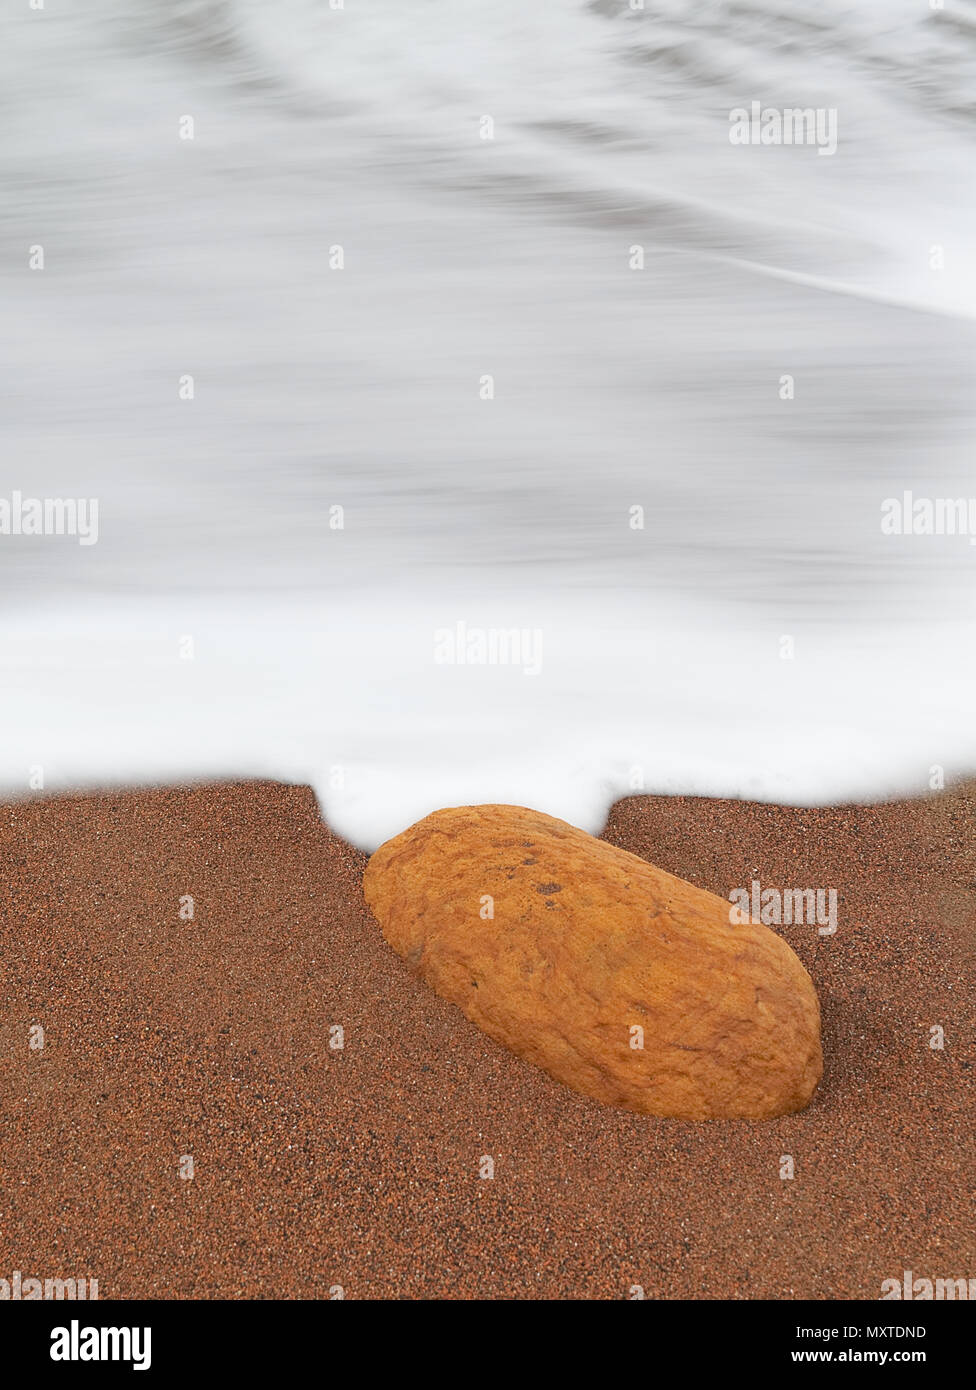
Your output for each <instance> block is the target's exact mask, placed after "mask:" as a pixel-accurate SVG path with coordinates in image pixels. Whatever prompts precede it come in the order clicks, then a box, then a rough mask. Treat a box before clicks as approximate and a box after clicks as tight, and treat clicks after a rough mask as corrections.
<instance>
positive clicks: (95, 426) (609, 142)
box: [0, 0, 976, 847]
mask: <svg viewBox="0 0 976 1390" xmlns="http://www.w3.org/2000/svg"><path fill="white" fill-rule="evenodd" d="M0 94H2V95H0V100H2V125H3V131H4V136H3V142H2V153H0V177H2V185H3V200H2V207H0V296H2V302H3V308H4V314H3V323H4V328H5V331H4V333H3V335H2V337H0V356H2V374H3V381H4V393H3V417H2V431H3V433H2V440H3V450H2V455H0V458H2V462H0V499H3V498H7V499H10V498H11V497H12V495H13V493H14V492H15V491H19V492H20V493H21V494H22V495H23V496H25V497H34V498H40V499H43V498H58V497H60V498H95V499H97V500H98V504H99V513H98V541H97V544H93V545H80V544H79V543H78V538H77V537H74V536H70V535H23V534H21V535H13V534H11V535H0V586H2V606H0V700H2V711H0V712H2V719H0V789H2V790H3V791H4V793H6V794H30V793H31V792H32V791H34V792H36V791H37V790H39V789H40V782H41V780H43V789H44V790H45V791H51V790H58V789H63V788H69V787H79V786H83V787H99V786H110V785H142V784H149V783H156V782H160V781H162V782H166V781H177V780H185V779H187V778H192V779H197V778H213V777H237V776H262V777H276V778H281V779H285V780H290V781H296V782H310V783H311V784H312V785H313V786H314V787H315V789H316V792H317V794H318V796H319V798H320V801H321V804H322V809H323V814H324V815H325V817H326V818H327V820H328V821H329V823H330V824H331V825H333V826H334V827H335V828H336V829H337V830H338V831H339V832H340V833H342V834H345V835H347V836H348V837H349V838H350V839H352V840H353V841H355V842H356V843H357V844H360V845H362V846H365V847H373V846H375V845H376V844H377V843H379V842H380V841H381V840H383V839H384V838H386V837H387V836H389V835H391V834H393V833H395V832H396V831H398V830H399V829H402V828H403V826H404V825H406V824H408V823H409V822H410V821H412V820H414V819H416V818H417V817H419V816H421V815H423V814H425V813H426V812H428V811H430V810H432V809H434V808H435V807H437V806H442V805H450V804H458V803H464V802H472V801H489V800H490V801H512V802H520V803H523V804H528V805H531V806H534V807H537V808H539V809H541V810H544V811H549V812H552V813H554V814H557V815H562V816H564V817H566V818H567V819H569V820H571V821H574V822H575V823H577V824H580V825H582V826H584V827H586V828H588V829H596V828H597V827H598V826H599V825H600V824H601V821H602V818H603V816H604V814H605V811H606V808H607V806H608V804H609V803H610V802H611V801H612V800H613V799H614V798H615V797H617V796H619V795H622V794H626V793H627V792H628V791H632V790H639V789H644V790H647V791H669V792H686V793H687V792H691V793H701V794H706V795H739V796H749V797H756V798H762V799H776V800H785V801H792V802H821V801H832V800H837V799H851V798H863V797H869V796H870V797H874V796H879V795H887V794H890V793H893V792H915V793H922V792H925V791H926V790H927V789H928V788H929V786H930V784H931V779H932V777H933V773H932V771H931V769H932V768H933V767H936V766H937V767H940V768H942V769H944V775H945V777H946V779H947V780H948V779H951V778H953V777H956V776H962V775H965V774H966V773H972V772H976V718H974V710H976V699H974V696H976V643H974V641H973V630H974V629H973V620H974V616H976V613H974V607H976V605H974V596H976V585H974V579H973V575H974V570H976V546H973V545H970V543H969V539H970V538H969V537H968V536H966V535H943V536H940V535H900V536H898V535H885V534H883V533H882V530H881V526H880V517H881V505H882V502H883V501H884V499H886V498H888V497H900V496H901V495H902V493H903V492H904V491H905V490H911V491H912V492H913V494H914V495H915V496H923V497H930V498H964V497H968V496H969V495H971V494H972V495H976V479H974V476H973V475H974V466H973V457H974V456H973V435H974V423H976V420H974V417H976V404H974V392H973V369H974V366H976V257H974V255H973V247H974V245H976V180H974V178H973V169H974V164H976V153H974V149H976V139H974V137H976V5H974V4H972V3H969V2H968V0H955V3H953V0H946V7H945V9H944V10H943V11H941V12H933V11H932V10H931V9H930V8H929V6H928V5H927V4H925V3H922V0H859V2H858V3H845V2H843V0H819V3H818V4H817V5H816V6H813V5H810V4H809V3H807V0H755V3H751V4H746V3H732V0H729V2H728V3H705V2H704V0H660V2H656V0H646V4H645V9H644V10H643V12H631V11H630V10H629V9H628V6H627V3H626V0H622V2H621V3H618V0H594V3H590V4H584V3H581V0H546V3H536V4H530V3H527V0H424V2H423V3H421V0H345V5H344V7H343V8H342V9H340V10H336V9H332V8H331V7H330V5H329V3H328V0H275V3H269V2H268V0H170V3H166V4H161V3H159V0H112V3H110V2H109V0H87V3H85V4H84V5H81V4H68V3H64V0H58V2H57V3H55V0H47V3H46V5H45V9H44V10H43V11H32V10H31V9H30V8H29V7H28V5H27V3H26V0H24V4H23V5H21V6H19V7H13V8H12V7H7V9H6V11H5V14H4V18H3V20H2V21H0ZM752 101H759V102H761V103H762V104H763V106H764V107H773V108H782V107H811V108H824V109H828V108H829V109H834V110H836V113H837V132H838V143H837V150H836V153H835V154H833V155H829V156H826V157H823V156H820V155H818V152H817V149H816V148H811V147H802V146H772V145H770V146H759V147H754V146H746V147H739V146H733V145H732V144H731V143H730V140H729V113H730V111H731V110H732V109H733V108H737V107H749V105H750V103H751V102H752ZM186 116H191V117H192V120H193V138H192V139H181V138H180V131H181V122H183V118H184V117H186ZM486 117H487V118H490V120H491V123H492V125H491V126H490V127H489V126H487V124H486V120H485V118H486ZM182 128H183V129H184V130H185V128H186V126H185V122H183V127H182ZM486 131H490V133H491V134H492V135H493V138H492V139H483V138H482V136H483V134H485V133H486ZM37 246H40V247H43V254H44V267H43V269H42V270H41V269H31V268H30V256H31V252H30V248H31V247H37ZM336 247H341V248H342V256H343V260H344V264H343V267H342V268H341V269H333V268H331V265H330V261H332V260H334V259H335V252H334V248H336ZM634 247H642V248H643V258H644V266H643V269H640V270H636V269H632V268H631V262H632V260H633V259H634V253H633V250H632V248H634ZM934 248H938V252H936V251H935V250H934ZM784 375H789V376H792V378H793V380H794V392H795V396H794V399H792V400H784V399H781V379H782V378H783V377H784ZM188 376H191V377H192V378H193V399H192V400H191V399H182V398H181V390H180V386H181V380H185V378H186V377H188ZM486 377H490V378H492V380H493V387H494V396H493V399H484V398H483V397H484V395H485V386H484V379H485V378H486ZM183 394H185V391H184V393H183ZM635 507H641V508H643V529H634V527H633V524H632V518H633V516H634V512H633V510H632V509H634V508H635ZM336 508H341V509H342V512H341V519H342V522H343V525H342V528H341V529H338V528H337V526H336V524H335V519H336V517H337V516H338V515H340V514H339V513H337V512H336V510H335V509H336ZM458 624H462V625H463V628H462V632H463V633H464V634H465V637H464V643H466V642H467V641H468V640H474V641H475V644H476V643H477V634H478V633H479V632H483V633H484V634H492V633H494V634H497V633H498V632H500V631H505V632H509V633H510V632H511V631H512V630H518V631H519V633H520V634H524V638H523V648H524V650H522V651H521V652H520V653H518V659H517V660H512V659H509V660H508V661H507V662H502V663H498V664H494V665H479V664H471V663H470V662H468V661H466V662H465V663H464V664H458V663H457V662H456V661H455V662H454V663H453V664H451V663H450V662H447V661H445V660H444V659H443V658H444V654H445V640H446V639H445V636H444V634H445V632H446V633H448V634H451V635H452V636H451V639H450V640H451V642H453V643H454V646H455V649H456V646H457V642H456V634H457V632H458V628H457V625H458ZM437 634H439V635H437ZM472 634H474V637H473V639H472ZM188 638H189V639H192V640H191V641H189V642H188V641H187V639H188ZM464 643H462V645H464ZM449 647H450V642H448V648H449ZM471 651H473V653H474V655H475V656H477V646H476V645H475V647H474V648H472V649H471ZM791 651H792V656H790V654H789V653H790V652H791ZM469 654H470V653H469ZM455 655H456V651H455ZM503 655H504V653H503ZM507 655H508V657H509V658H511V657H512V651H511V645H510V647H509V650H508V653H507ZM936 776H937V774H936Z"/></svg>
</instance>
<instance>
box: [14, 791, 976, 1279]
mask: <svg viewBox="0 0 976 1390" xmlns="http://www.w3.org/2000/svg"><path fill="white" fill-rule="evenodd" d="M974 831H976V787H973V786H965V787H961V788H957V789H955V790H954V791H951V792H948V793H945V794H943V795H940V796H931V797H927V798H924V799H919V800H917V801H909V802H897V803H891V804H889V805H883V806H868V807H864V806H850V807H834V808H828V809H817V810H806V809H803V810H797V809H792V808H786V807H779V806H765V805H756V804H752V803H747V802H729V801H708V800H699V799H695V798H665V797H651V796H648V797H634V798H630V799H628V800H625V801H622V802H618V804H617V805H616V806H615V807H614V808H613V811H612V813H611V816H610V820H609V823H608V826H607V829H606V832H605V837H606V838H607V839H608V840H610V841H612V842H613V843H614V844H618V845H620V846H622V847H623V848H625V849H627V850H630V851H631V852H633V853H635V854H639V855H641V856H643V857H645V858H647V859H650V860H652V861H653V862H655V863H656V864H658V865H660V866H661V867H662V868H664V869H666V870H668V871H669V872H671V873H675V874H678V875H680V876H681V877H683V878H686V879H688V880H689V881H691V882H693V883H696V884H698V885H700V886H701V887H704V888H707V889H709V890H711V891H713V892H715V893H717V894H719V895H720V896H722V897H723V898H724V897H727V896H728V894H729V892H730V891H731V890H732V889H734V888H738V887H748V886H749V885H750V884H751V882H752V880H753V879H758V880H759V881H760V882H761V883H762V885H763V887H766V886H776V887H780V888H785V887H801V888H826V889H829V888H836V890H837V893H838V930H837V932H836V934H835V935H833V936H821V935H819V933H818V931H817V928H816V926H809V925H804V926H790V927H786V926H781V927H774V928H773V929H774V930H777V931H779V932H780V933H781V934H782V935H783V936H785V937H786V939H787V940H788V941H789V942H790V944H791V945H792V946H793V947H794V949H795V950H796V952H797V954H798V955H799V956H800V959H801V960H802V961H803V963H804V965H805V966H806V967H807V969H808V970H809V971H810V973H811V975H812V976H813V979H814V982H815V984H816V986H817V989H818V991H819V994H820V1000H821V1007H822V1011H823V1043H824V1056H825V1071H824V1078H823V1082H822V1083H821V1086H820V1089H819V1091H818V1092H817V1095H816V1096H815V1099H814V1102H813V1104H812V1106H811V1107H810V1108H809V1109H808V1110H806V1111H805V1112H803V1113H801V1114H797V1115H792V1116H788V1117H785V1118H782V1119H779V1120H774V1121H767V1122H763V1123H750V1122H746V1121H741V1122H740V1121H737V1122H727V1121H713V1122H709V1123H704V1124H694V1123H690V1122H685V1121H674V1120H663V1119H649V1118H647V1117H645V1116H640V1115H635V1114H630V1113H627V1112H624V1111H617V1110H613V1109H609V1108H606V1107H603V1106H601V1105H598V1104H596V1103H595V1102H591V1101H588V1100H586V1099H584V1098H583V1097H581V1096H578V1095H576V1094H575V1093H573V1092H572V1091H569V1090H567V1089H565V1088H564V1087H562V1086H560V1085H559V1084H557V1083H556V1082H554V1081H552V1080H551V1079H550V1078H549V1077H548V1076H546V1075H545V1074H544V1073H542V1072H540V1071H538V1070H536V1069H535V1068H533V1067H532V1066H530V1065H528V1064H527V1063H525V1062H522V1061H520V1060H519V1059H518V1058H516V1057H515V1056H513V1055H511V1054H509V1053H507V1052H506V1051H504V1050H503V1049H501V1048H500V1047H498V1046H497V1045H496V1044H494V1043H493V1042H491V1041H490V1040H489V1039H488V1038H487V1037H486V1036H485V1035H484V1034H482V1033H481V1032H480V1031H479V1030H478V1029H477V1028H476V1027H475V1026H474V1025H473V1024H471V1023H469V1022H468V1021H467V1020H466V1019H465V1018H464V1016H463V1015H462V1014H461V1013H460V1012H459V1011H458V1010H457V1009H455V1008H454V1007H453V1006H452V1005H450V1004H448V1003H446V1002H444V1001H443V1000H441V999H439V998H437V997H436V996H435V995H434V994H433V993H432V992H431V991H430V989H429V988H428V987H427V986H426V985H425V984H424V983H423V982H422V981H420V980H419V979H415V978H414V977H412V976H411V975H410V974H409V973H408V972H407V970H406V968H405V966H404V964H403V962H402V961H401V960H400V959H399V958H398V957H397V956H396V955H394V953H393V951H392V950H391V949H390V948H389V947H388V946H387V945H386V943H385V942H384V940H383V937H382V935H381V933H380V930H379V927H378V925H377V924H376V923H375V922H374V920H373V919H372V917H371V916H370V914H369V912H368V910H367V909H366V907H365V905H364V903H363V898H362V892H361V880H362V872H363V868H364V865H365V862H366V856H365V855H363V854H361V853H360V852H359V851H357V850H355V849H353V848H351V847H350V846H349V845H348V844H346V843H345V842H344V841H342V840H340V839H339V838H337V837H336V836H335V835H333V834H332V833H331V832H330V831H329V830H328V828H327V827H326V826H324V825H323V824H322V822H321V820H320V818H319V814H318V808H317V805H316V802H315V799H314V796H313V794H312V792H311V791H310V790H309V789H308V788H305V787H286V786H281V785H277V784H271V783H248V784H233V785H223V786H211V787H197V788H191V789H182V788H177V789H169V790H160V791H142V792H132V793H122V794H111V795H99V796H90V797H67V798H52V799H43V800H37V801H31V802H21V803H16V804H8V805H5V806H3V807H0V868H2V884H0V998H2V1003H3V1007H2V1010H0V1070H2V1085H0V1276H2V1277H4V1278H7V1279H10V1277H11V1273H12V1271H13V1270H20V1271H21V1272H22V1273H23V1275H24V1277H27V1276H33V1277H38V1278H42V1279H43V1278H52V1277H59V1276H63V1277H94V1278H97V1279H98V1282H99V1293H100V1296H101V1297H102V1298H140V1297H160V1298H329V1297H330V1296H336V1295H337V1292H338V1291H339V1290H340V1289H341V1291H342V1292H343V1294H344V1296H345V1297H346V1298H378V1299H387V1298H425V1297H435V1298H512V1299H519V1298H611V1299H613V1298H627V1297H630V1296H632V1293H631V1290H632V1286H635V1285H639V1286H640V1287H641V1288H642V1289H643V1290H644V1293H645V1296H646V1297H648V1298H776V1299H790V1298H803V1297H808V1298H828V1299H846V1298H865V1297H866V1298H877V1297H879V1296H880V1293H881V1283H882V1280H884V1279H886V1278H899V1279H900V1278H901V1276H902V1271H903V1270H904V1269H906V1268H910V1269H912V1270H913V1271H914V1273H915V1275H916V1276H924V1277H927V1278H935V1277H953V1276H969V1275H974V1276H976V1233H974V1216H973V1212H974V1187H976V1183H974V1179H973V1140H974V1137H976V1120H974V1106H973V1078H974V1073H976V1066H974V1064H976V1040H974V1016H976V1003H974V990H973V978H974V956H976V950H974V947H976V833H974ZM190 897H192V900H193V902H192V913H193V915H192V918H190V917H189V915H188V914H189V911H190V904H189V902H188V901H187V899H188V898H190ZM181 913H182V915H181ZM37 1025H39V1026H40V1028H42V1029H43V1047H37V1046H36V1045H35V1046H33V1047H32V1046H31V1042H32V1040H33V1042H34V1043H35V1044H36V1043H37V1042H38V1041H39V1040H40V1035H39V1033H38V1031H37ZM936 1025H938V1026H939V1027H941V1028H942V1029H944V1033H945V1045H944V1047H943V1048H942V1049H935V1048H932V1047H931V1046H930V1040H931V1038H932V1034H931V1031H930V1030H931V1029H932V1028H933V1027H935V1026H936ZM337 1029H341V1030H342V1032H341V1036H340V1034H339V1033H338V1032H337V1031H336V1030H337ZM32 1030H33V1031H32ZM340 1041H341V1043H342V1046H341V1047H339V1046H337V1045H336V1044H337V1043H339V1042H340ZM787 1155H789V1156H792V1159H793V1165H794V1171H795V1176H794V1177H793V1178H792V1179H784V1178H782V1177H781V1176H780V1173H781V1170H782V1169H783V1166H784V1163H783V1161H784V1158H785V1156H787ZM485 1157H490V1158H491V1159H493V1161H494V1177H493V1178H490V1179H488V1178H483V1177H481V1176H480V1175H479V1173H480V1171H481V1170H483V1169H484V1168H485V1167H486V1165H485V1164H484V1162H483V1160H484V1158H485ZM187 1158H192V1162H193V1176H192V1178H188V1177H181V1175H180V1174H181V1166H182V1169H183V1171H184V1172H186V1171H188V1168H189V1165H188V1163H187V1162H186V1160H187Z"/></svg>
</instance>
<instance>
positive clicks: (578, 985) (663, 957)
mask: <svg viewBox="0 0 976 1390" xmlns="http://www.w3.org/2000/svg"><path fill="white" fill-rule="evenodd" d="M364 887H365V894H366V900H367V902H368V903H369V906H370V908H371V909H372V911H373V913H374V914H375V916H376V917H377V918H378V920H379V922H380V924H381V926H382V928H383V933H384V935H385V937H386V939H387V941H388V942H389V943H390V945H391V946H392V947H393V948H394V950H396V951H397V952H398V953H399V954H400V955H401V956H403V957H404V958H405V960H406V961H407V963H408V965H409V966H410V967H411V968H412V969H414V970H416V971H418V972H419V973H420V974H421V975H422V976H423V977H424V979H426V980H427V981H428V982H429V983H430V984H431V985H432V986H433V988H434V989H435V990H436V991H437V993H438V994H440V995H443V996H444V997H445V998H447V999H450V1000H452V1001H453V1002H454V1003H455V1004H457V1005H458V1006H459V1007H460V1008H461V1009H463V1011H464V1012H465V1014H467V1016H468V1018H470V1019H471V1020H472V1021H473V1022H475V1023H477V1024H478V1025H479V1027H481V1028H483V1029H484V1030H485V1032H486V1033H488V1034H489V1035H490V1036H491V1037H492V1038H494V1039H496V1040H497V1041H498V1042H500V1043H503V1044H504V1045H505V1046H506V1047H509V1048H511V1049H512V1051H513V1052H516V1053H518V1055H519V1056H520V1057H523V1058H525V1059H526V1061H529V1062H534V1063H535V1064H536V1065H537V1066H540V1067H543V1068H544V1069H545V1070H546V1071H548V1072H549V1073H550V1074H551V1075H552V1076H554V1077H556V1078H557V1079H558V1080H559V1081H562V1082H564V1083H565V1084H566V1085H567V1086H571V1087H573V1088H574V1090H577V1091H580V1092H582V1093H583V1094H584V1095H587V1096H592V1097H593V1098H595V1099H596V1100H600V1101H604V1102H606V1103H608V1104H610V1105H618V1106H624V1107H626V1108H628V1109H631V1110H638V1111H643V1112H644V1113H646V1114H650V1115H671V1116H677V1117H681V1118H684V1119H693V1120H702V1119H711V1118H733V1117H742V1118H748V1119H766V1118H769V1117H771V1116H774V1115H782V1114H786V1113H788V1112H790V1111H794V1110H800V1109H802V1108H803V1107H804V1106H805V1105H807V1104H808V1102H809V1100H810V1098H811V1096H812V1094H813V1091H814V1089H815V1088H816V1085H817V1082H818V1081H819V1079H820V1074H821V1068H822V1061H821V1052H820V1010H819V1005H818V1002H817V996H816V993H815V991H814V988H813V983H812V981H811V980H810V977H809V975H808V974H807V972H806V971H805V970H804V968H803V966H802V965H801V964H800V962H799V960H798V959H797V957H796V955H795V954H794V953H793V951H792V950H791V949H790V947H789V946H788V945H787V943H786V942H785V941H784V940H783V939H782V938H781V937H778V936H776V935H775V934H774V933H773V932H771V931H770V930H769V929H768V928H767V927H763V926H758V925H745V926H732V925H730V923H729V903H728V902H726V901H724V900H723V899H721V898H717V897H715V896H714V895H713V894H711V893H706V892H705V891H704V890H703V889H700V888H696V887H695V886H694V885H693V884H690V883H685V882H684V881H683V880H682V879H679V878H674V877H673V876H672V875H671V874H666V873H664V872H663V871H662V870H660V869H657V868H655V867H654V865H653V864H649V863H647V862H646V861H645V860H643V859H638V858H637V857H636V856H635V855H632V854H628V853H627V852H626V851H625V850H621V849H615V848H614V847H613V846H612V845H608V844H606V843H605V842H604V841H602V840H597V839H594V838H593V836H591V835H587V834H586V833H585V832H584V831H582V830H577V829H575V828H574V827H573V826H571V825H567V824H566V822H565V821H560V820H555V819H554V818H553V817H551V816H545V815H542V814H541V813H539V812H537V811H530V810H526V809H525V808H524V807H520V806H461V807H457V808H454V809H450V810H443V811H437V812H435V813H434V814H433V815H431V816H427V817H426V819H424V820H422V821H418V822H417V824H416V825H413V826H411V827H410V828H409V829H408V830H405V831H404V832H403V833H402V834H401V835H398V836H396V838H395V839H392V840H389V841H387V843H386V844H384V845H381V846H380V848H379V849H378V850H377V851H376V853H375V854H374V855H373V857H372V858H371V859H370V861H369V864H368V866H367V869H366V876H365V882H364ZM639 1042H642V1043H643V1047H639V1046H636V1044H637V1043H639Z"/></svg>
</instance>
